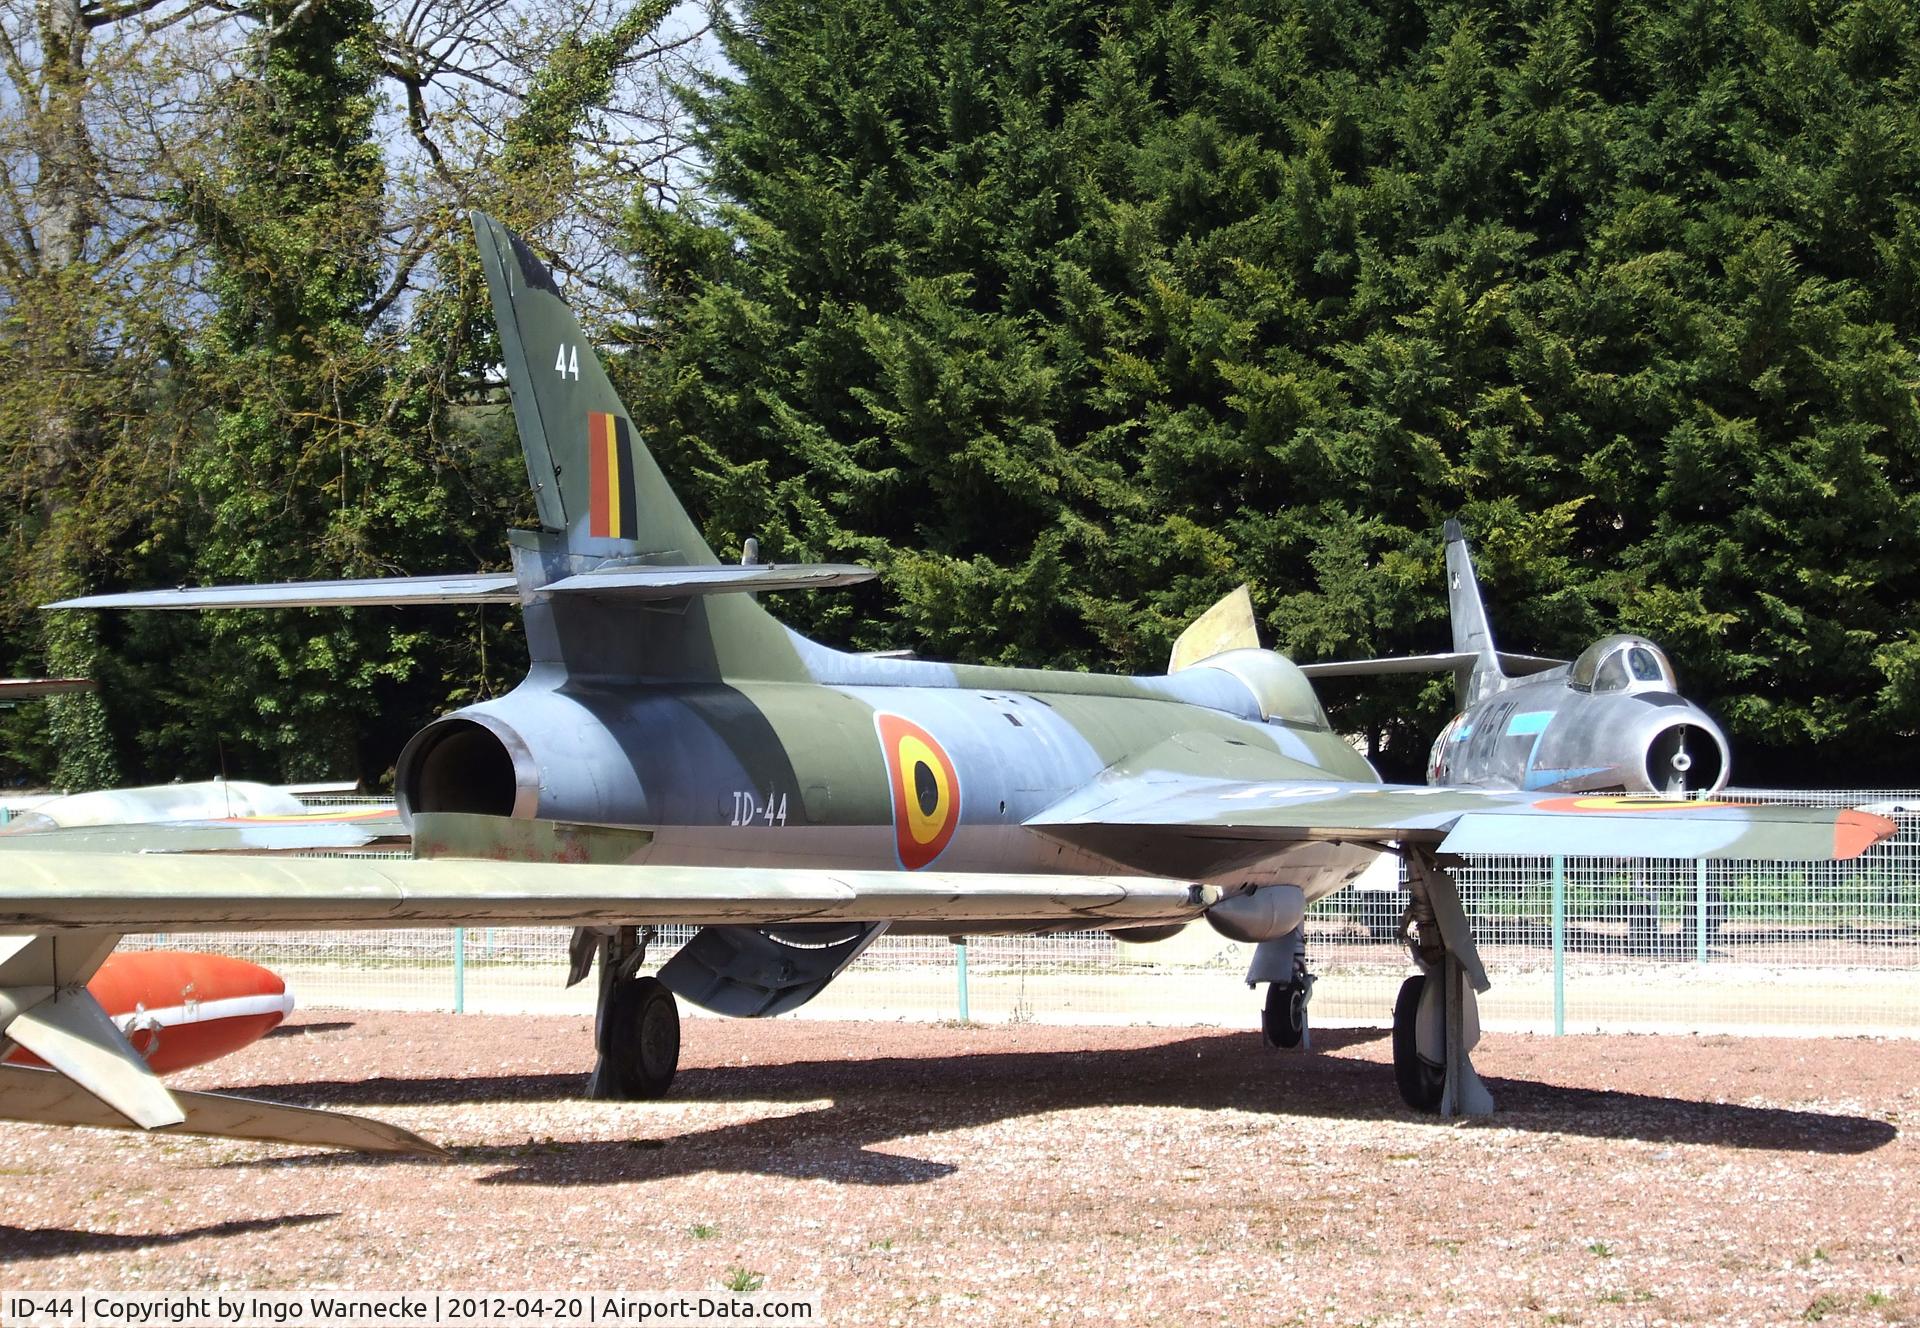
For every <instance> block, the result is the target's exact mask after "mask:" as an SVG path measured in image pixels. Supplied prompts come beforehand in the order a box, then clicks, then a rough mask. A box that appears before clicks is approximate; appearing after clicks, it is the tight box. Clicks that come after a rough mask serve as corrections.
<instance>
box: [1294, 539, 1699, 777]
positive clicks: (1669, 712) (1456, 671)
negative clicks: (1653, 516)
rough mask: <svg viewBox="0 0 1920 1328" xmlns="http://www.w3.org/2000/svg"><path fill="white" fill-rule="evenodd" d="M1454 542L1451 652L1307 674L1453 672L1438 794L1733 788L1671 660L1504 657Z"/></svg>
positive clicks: (1614, 639) (1615, 653) (1634, 639)
mask: <svg viewBox="0 0 1920 1328" xmlns="http://www.w3.org/2000/svg"><path fill="white" fill-rule="evenodd" d="M1446 534H1447V597H1448V606H1449V609H1450V611H1451V616H1452V620H1453V650H1452V651H1451V652H1450V653H1447V654H1440V655H1411V656H1403V657H1400V658H1391V659H1359V660H1340V661H1334V662H1330V663H1325V664H1303V665H1301V666H1300V671H1301V672H1302V673H1304V674H1306V675H1307V676H1308V677H1309V678H1334V677H1352V676H1357V675H1367V674H1382V673H1423V672H1434V673H1440V672H1450V673H1452V674H1453V675H1454V678H1455V692H1456V696H1457V698H1458V704H1459V706H1460V711H1459V713H1458V714H1456V715H1455V716H1454V717H1453V719H1452V720H1450V721H1449V722H1448V723H1447V725H1446V727H1445V728H1443V729H1441V731H1440V736H1439V737H1438V738H1437V739H1435V740H1434V744H1433V752H1432V755H1431V756H1430V757H1429V758H1428V761H1427V782H1428V783H1430V784H1447V785H1452V786H1455V787H1471V788H1488V789H1537V790H1563V791H1567V792H1586V793H1660V794H1670V795H1682V794H1713V793H1718V792H1719V791H1720V790H1721V789H1722V788H1724V787H1726V783H1727V778H1728V775H1729V773H1730V772H1731V762H1730V760H1729V758H1728V754H1727V738H1726V735H1725V734H1724V733H1722V732H1721V731H1720V726H1719V725H1718V724H1716V723H1715V722H1714V721H1713V718H1712V717H1711V716H1710V715H1708V714H1707V712H1706V711H1704V710H1702V709H1701V708H1700V707H1699V706H1697V705H1695V704H1694V703H1693V702H1691V701H1689V700H1687V699H1686V698H1685V697H1683V696H1681V695H1680V690H1679V684H1678V683H1677V682H1676V681H1675V677H1674V671H1673V665H1672V663H1671V662H1670V661H1669V660H1668V659H1667V656H1666V652H1664V651H1663V650H1661V649H1660V647H1659V646H1657V645H1655V644H1654V643H1653V642H1651V641H1649V640H1647V639H1646V638H1645V637H1643V636H1631V635H1626V634H1616V635H1613V636H1605V637H1602V638H1600V640H1598V641H1595V642H1594V643H1593V644H1592V645H1590V646H1588V647H1587V648H1586V649H1585V650H1583V651H1581V652H1580V657H1579V658H1578V659H1576V660H1574V661H1573V663H1572V664H1571V665H1569V664H1568V663H1567V661H1566V660H1564V659H1545V658H1542V657H1540V656H1538V655H1512V654H1506V653H1504V652H1502V651H1499V650H1497V649H1495V648H1494V644H1493V630H1492V628H1491V627H1489V626H1488V623H1487V610H1486V605H1485V604H1484V603H1483V602H1482V600H1481V596H1480V583H1479V582H1478V581H1477V580H1476V579H1475V577H1474V574H1473V558H1472V556H1471V555H1470V554H1469V552H1468V550H1467V540H1466V536H1465V534H1464V533H1463V532H1462V531H1461V529H1460V523H1459V522H1458V521H1448V522H1447V530H1446ZM1508 670H1512V672H1511V673H1509V672H1508Z"/></svg>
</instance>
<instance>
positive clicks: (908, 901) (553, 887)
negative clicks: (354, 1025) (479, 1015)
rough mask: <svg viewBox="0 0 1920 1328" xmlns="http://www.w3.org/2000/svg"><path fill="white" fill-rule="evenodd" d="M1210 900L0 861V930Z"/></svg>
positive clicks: (596, 875)
mask: <svg viewBox="0 0 1920 1328" xmlns="http://www.w3.org/2000/svg"><path fill="white" fill-rule="evenodd" d="M443 819H444V818H443ZM1218 898H1219V892H1218V891H1217V890H1214V889H1213V888H1211V887H1205V886H1199V885H1193V884H1190V883H1188V882H1185V881H1172V880H1162V879H1159V878H1156V877H1140V876H1043V875H1033V876H1016V875H1000V874H996V873H984V872H879V871H875V872H858V871H823V870H816V869H804V870H803V869H775V868H765V867H751V868H733V867H663V866H651V865H649V866H632V865H625V864H594V863H562V862H517V861H496V862H484V861H477V860H472V859H458V858H446V859H440V860H436V861H414V860H400V861H395V860H383V859H373V858H332V859H319V858H284V857H282V858H260V857H249V856H241V855H235V856H197V855H179V856H176V855H155V854H139V855H125V856H120V855H114V856H104V855H94V854H67V853H43V852H16V853H11V854H9V855H7V857H6V858H5V859H4V861H3V862H0V929H32V930H35V931H57V930H62V929H81V930H94V931H105V930H111V931H114V932H122V933H124V932H140V931H169V932H176V931H275V930H282V929H294V930H298V929H305V928H313V927H351V928H355V929H360V928H381V927H422V926H439V925H454V924H466V923H476V924H495V925H509V924H543V925H553V926H567V927H574V926H595V925H601V924H613V923H618V924H630V925H650V924H655V923H668V922H676V923H687V924H695V925H723V924H729V923H731V924H741V925H749V926H752V925H762V924H768V923H783V922H784V923H793V922H881V921H906V920H909V919H915V918H930V919H939V920H942V921H947V920H951V921H953V922H954V923H955V924H956V925H961V924H964V923H965V922H966V921H968V920H970V919H982V920H984V919H1006V920H1010V921H1024V920H1031V921H1035V922H1073V923H1078V922H1084V924H1085V925H1087V926H1142V925H1152V924H1157V923H1162V922H1181V921H1186V920H1188V919H1190V918H1194V917H1197V916H1199V915H1200V913H1202V912H1203V911H1204V910H1205V909H1206V907H1207V906H1208V905H1209V904H1211V903H1213V902H1214V901H1215V900H1217V899H1218Z"/></svg>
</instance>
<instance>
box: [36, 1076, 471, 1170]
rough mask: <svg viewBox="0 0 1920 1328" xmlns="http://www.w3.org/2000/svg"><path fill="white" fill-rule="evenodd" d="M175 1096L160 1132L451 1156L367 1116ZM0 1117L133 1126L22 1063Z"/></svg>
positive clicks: (78, 1090)
mask: <svg viewBox="0 0 1920 1328" xmlns="http://www.w3.org/2000/svg"><path fill="white" fill-rule="evenodd" d="M173 1101H174V1102H175V1103H177V1104H178V1106H179V1107H180V1110H181V1113H182V1115H183V1117H184V1118H183V1119H182V1120H180V1122H179V1123H178V1124H174V1125H163V1126H161V1127H160V1132H161V1133H165V1134H206V1135H213V1136H215V1137H216V1138H221V1139H251V1140H256V1141H258V1142H261V1143H282V1144H300V1145H303V1146H310V1147H316V1148H356V1149H359V1150H361V1151H362V1152H368V1153H416V1154H420V1155H422V1156H425V1157H445V1156H447V1153H446V1151H445V1150H444V1149H441V1148H438V1147H435V1146H434V1145H433V1144H430V1143H428V1142H427V1141H426V1140H425V1139H422V1138H421V1137H420V1136H419V1135H417V1134H414V1133H412V1132H410V1131H408V1130H403V1129H401V1128H400V1127H399V1126H397V1125H388V1124H386V1123H384V1122H382V1121H377V1120H369V1119H367V1118H366V1117H364V1116H350V1115H347V1114H346V1113H344V1112H338V1111H315V1110H313V1109H312V1108H309V1107H290V1106H286V1105H284V1104H282V1103H279V1102H260V1101H256V1100H254V1099H252V1098H244V1097H229V1096H227V1095H225V1094H222V1093H188V1092H176V1093H174V1094H173ZM0 1119H6V1120H16V1121H28V1122H31V1123H33V1124H38V1125H93V1126H100V1127H104V1128H109V1129H123V1130H124V1129H131V1128H133V1122H131V1121H129V1120H127V1119H126V1118H125V1117H124V1116H122V1115H121V1114H120V1113H119V1112H117V1111H114V1110H112V1109H111V1108H109V1107H107V1106H106V1105H105V1104H104V1103H102V1102H100V1101H99V1099H97V1098H95V1097H94V1096H93V1095H92V1094H90V1093H87V1092H85V1091H83V1090H82V1089H81V1088H80V1087H79V1086H78V1085H77V1084H75V1083H73V1082H72V1081H70V1080H68V1079H66V1078H64V1077H62V1076H61V1075H58V1074H55V1073H54V1072H53V1071H52V1070H35V1069H29V1068H27V1067H25V1066H19V1065H0Z"/></svg>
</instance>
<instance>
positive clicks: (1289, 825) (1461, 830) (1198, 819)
mask: <svg viewBox="0 0 1920 1328" xmlns="http://www.w3.org/2000/svg"><path fill="white" fill-rule="evenodd" d="M1027 825H1028V826H1030V827H1031V828H1033V829H1035V830H1038V831H1040V832H1041V833H1043V834H1045V835H1047V836H1048V837H1050V838H1053V839H1057V840H1060V841H1062V842H1065V843H1069V844H1073V845H1075V846H1077V847H1080V848H1085V849H1088V850H1090V851H1092V852H1094V853H1100V852H1101V851H1102V849H1103V848H1104V847H1110V846H1112V845H1114V844H1116V843H1120V842H1129V843H1135V844H1137V843H1139V842H1141V841H1143V840H1145V841H1152V840H1179V841H1187V842H1190V843H1197V842H1199V841H1220V840H1230V841H1249V840H1253V841H1258V840H1271V841H1275V842H1284V841H1300V840H1344V841H1348V842H1374V843H1379V842H1383V841H1386V840H1399V841H1402V842H1408V843H1423V844H1430V845H1433V846H1435V847H1436V848H1438V849H1439V850H1440V851H1441V852H1444V853H1486V854H1526V855H1549V856H1550V855H1553V854H1564V855H1567V856H1569V857H1623V856H1633V857H1672V858H1751V859H1762V860H1773V861H1808V862H1810V861H1827V860H1831V859H1834V858H1843V859H1844V858H1856V857H1858V856H1860V854H1862V853H1864V852H1865V851H1866V850H1867V849H1868V848H1869V847H1871V846H1872V845H1873V844H1876V843H1878V842H1879V841H1880V840H1882V839H1885V838H1887V837H1889V836H1891V835H1892V834H1893V833H1894V831H1895V829H1896V827H1895V825H1894V823H1893V822H1892V821H1890V820H1888V819H1887V818H1885V817H1883V816H1875V815H1873V814H1871V813H1869V812H1864V811H1859V810H1856V809H1852V808H1841V807H1789V806H1782V805H1780V804H1774V803H1769V804H1760V803H1742V802H1733V801H1723V802H1711V801H1709V802H1687V801H1680V800H1668V799H1663V798H1625V797H1596V796H1592V795H1580V794H1573V795H1568V794H1539V793H1498V792H1488V791H1484V790H1480V789H1462V788H1445V787H1430V786H1427V785H1407V784H1358V783H1351V784H1350V783H1336V782H1327V783H1318V782H1310V781H1306V780H1272V781H1266V782H1261V781H1256V780H1245V779H1220V778H1211V777H1208V776H1205V775H1195V774H1183V773H1177V772H1162V771H1153V770H1151V769H1148V770H1143V771H1140V772H1137V773H1134V772H1128V771H1125V770H1115V771H1110V772H1109V773H1108V774H1106V775H1103V776H1102V777H1101V778H1100V779H1098V780H1096V781H1094V782H1093V783H1092V784H1089V785H1088V786H1087V787H1085V788H1083V789H1082V790H1080V791H1079V792H1078V793H1075V794H1072V795H1070V796H1069V797H1067V798H1066V799H1064V800H1062V801H1061V802H1059V803H1056V804H1055V805H1054V806H1052V807H1050V808H1048V809H1047V810H1046V811H1045V812H1042V813H1041V814H1040V815H1038V816H1036V817H1033V818H1032V819H1030V820H1028V821H1027ZM1196 874H1197V875H1204V874H1206V873H1204V872H1201V871H1196Z"/></svg>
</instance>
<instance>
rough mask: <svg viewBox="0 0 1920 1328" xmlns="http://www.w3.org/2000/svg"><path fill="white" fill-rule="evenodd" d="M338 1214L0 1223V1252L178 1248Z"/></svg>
mask: <svg viewBox="0 0 1920 1328" xmlns="http://www.w3.org/2000/svg"><path fill="white" fill-rule="evenodd" d="M338 1216H340V1214H338V1213H288V1214H286V1215H285V1216H283V1217H253V1218H235V1219H234V1220H232V1221H229V1222H211V1223H209V1224H207V1225H206V1226H203V1227H188V1228H187V1229H186V1230H185V1231H154V1232H117V1231H82V1230H79V1229H78V1228H74V1227H11V1226H7V1225H6V1224H4V1223H0V1250H5V1251H6V1252H7V1260H8V1261H9V1262H10V1263H23V1262H26V1261H27V1260H30V1259H61V1258H66V1257H68V1256H71V1255H76V1254H124V1253H125V1252H127V1251H128V1250H145V1249H152V1248H154V1247H155V1246H158V1245H179V1244H182V1243H184V1242H186V1241H190V1240H201V1239H205V1238H209V1237H212V1238H220V1237H224V1236H246V1235H252V1234H254V1233H256V1232H261V1231H274V1230H278V1229H279V1228H281V1227H302V1226H307V1225H308V1224H310V1223H313V1222H329V1221H332V1220H333V1219H334V1218H336V1217H338Z"/></svg>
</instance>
